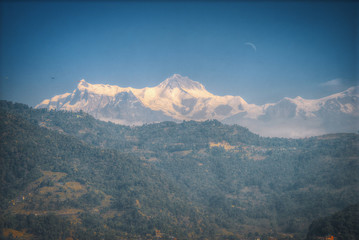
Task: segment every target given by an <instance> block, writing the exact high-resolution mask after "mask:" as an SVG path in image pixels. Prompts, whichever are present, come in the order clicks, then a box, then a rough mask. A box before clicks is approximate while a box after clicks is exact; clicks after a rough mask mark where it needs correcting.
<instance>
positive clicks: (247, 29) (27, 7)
mask: <svg viewBox="0 0 359 240" xmlns="http://www.w3.org/2000/svg"><path fill="white" fill-rule="evenodd" d="M0 6H1V12H0V17H1V28H0V31H1V33H0V38H1V39H0V40H1V41H0V79H1V82H0V84H1V85H0V98H1V99H6V100H11V101H17V102H22V103H26V104H29V105H31V106H34V105H36V104H37V103H39V102H40V101H41V100H43V99H45V98H49V97H52V96H54V95H56V94H62V93H65V92H71V91H72V90H73V89H74V88H75V87H76V85H77V84H78V81H79V80H81V79H82V78H85V79H86V81H88V82H90V83H106V84H115V85H119V86H122V87H127V86H132V87H135V88H143V87H146V86H155V85H157V84H159V83H160V82H162V81H163V80H165V79H166V78H167V77H169V76H171V75H172V74H174V73H179V74H181V75H183V76H188V77H189V78H191V79H193V80H195V81H198V82H201V83H202V84H203V85H205V87H206V88H207V90H208V91H210V92H212V93H214V94H217V95H239V96H242V97H243V98H244V99H245V100H246V101H247V102H249V103H256V104H263V103H267V102H276V101H279V100H280V99H282V98H283V97H296V96H298V95H299V96H302V97H304V98H319V97H324V96H326V95H329V94H332V93H336V92H339V91H342V90H345V89H346V88H348V87H350V86H354V85H358V68H359V67H358V64H359V63H358V55H359V54H358V53H359V50H358V48H357V46H358V38H357V35H356V32H359V29H358V27H359V24H358V22H359V21H358V3H355V2H351V1H344V2H343V1H341V2H340V1H329V2H325V1H318V2H311V1H304V2H286V1H273V2H271V1H254V2H250V1H224V2H221V1H193V2H192V1H175V2H169V1H158V2H145V1H104V2H100V1H75V2H70V1H58V2H45V1H28V2H26V1H16V2H11V1H1V2H0Z"/></svg>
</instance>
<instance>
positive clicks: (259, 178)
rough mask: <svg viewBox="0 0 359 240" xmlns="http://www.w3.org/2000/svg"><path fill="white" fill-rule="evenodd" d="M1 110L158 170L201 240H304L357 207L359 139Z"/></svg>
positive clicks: (14, 108) (216, 124)
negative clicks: (191, 213) (319, 223)
mask: <svg viewBox="0 0 359 240" xmlns="http://www.w3.org/2000/svg"><path fill="white" fill-rule="evenodd" d="M0 105H1V108H2V109H3V110H4V111H7V112H9V113H12V114H15V115H17V116H22V118H24V119H27V120H28V121H31V122H32V123H33V124H35V125H38V126H40V128H41V129H43V130H45V129H50V130H52V132H53V131H55V132H58V133H61V135H68V137H69V136H72V137H74V138H76V139H81V140H82V141H83V142H85V143H87V144H89V145H87V146H90V147H91V148H94V146H96V147H95V148H96V149H99V148H100V149H101V151H105V152H106V151H113V150H119V151H121V152H124V153H127V154H130V155H131V156H137V157H138V158H140V159H141V160H142V164H143V163H144V164H145V165H146V166H147V167H148V168H151V169H157V170H158V171H160V172H161V173H162V174H163V177H165V178H167V179H168V180H169V182H176V186H177V187H179V188H180V191H181V192H182V193H183V195H184V196H187V197H188V201H190V202H191V203H192V204H193V205H194V206H197V207H198V209H200V210H199V211H200V213H199V217H198V218H200V219H201V220H198V219H197V222H202V223H203V224H202V227H203V226H207V227H208V228H209V229H211V231H209V230H208V231H207V230H202V231H203V232H200V231H199V232H197V233H196V234H197V235H196V236H202V237H203V236H207V237H210V238H219V239H221V238H224V237H223V236H227V237H230V238H238V239H246V238H248V239H251V238H254V237H257V236H259V235H261V236H262V238H265V237H266V236H269V235H271V236H275V237H277V238H279V239H286V238H294V239H301V238H305V234H306V232H307V229H308V226H309V224H310V223H311V222H312V221H313V220H314V219H317V218H319V217H323V216H327V215H328V214H331V213H334V212H335V211H338V210H340V209H342V208H344V207H346V206H348V205H350V204H355V203H357V202H358V201H359V196H358V186H359V185H358V180H359V179H358V174H357V173H358V169H359V166H358V164H359V151H358V143H359V136H358V135H357V134H332V135H325V136H320V137H313V138H307V139H296V140H294V139H283V138H263V137H260V136H258V135H256V134H253V133H251V132H250V131H248V129H246V128H243V127H240V126H237V125H224V124H221V123H219V122H218V121H205V122H194V121H189V122H183V123H179V124H176V123H173V122H162V123H158V124H150V125H144V126H140V127H128V126H121V125H115V124H112V123H106V122H101V121H98V120H96V119H94V118H93V117H91V116H89V115H87V114H85V113H83V112H78V113H72V112H62V111H47V110H44V109H39V110H34V109H30V108H28V107H27V106H24V105H21V104H12V103H9V102H5V101H3V102H0ZM76 141H77V140H76ZM82 144H83V143H82ZM97 147H99V148H97ZM102 187H103V186H99V188H102ZM185 214H187V213H184V215H185ZM205 232H206V234H207V235H206V234H205Z"/></svg>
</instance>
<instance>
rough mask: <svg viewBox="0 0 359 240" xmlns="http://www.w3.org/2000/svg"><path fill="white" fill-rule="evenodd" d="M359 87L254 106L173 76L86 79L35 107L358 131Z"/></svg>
mask: <svg viewBox="0 0 359 240" xmlns="http://www.w3.org/2000/svg"><path fill="white" fill-rule="evenodd" d="M358 99H359V93H358V86H355V87H351V88H349V89H347V90H346V91H343V92H340V93H337V94H333V95H330V96H327V97H324V98H320V99H312V100H309V99H303V98H301V97H299V96H298V97H296V98H284V99H282V100H281V101H279V102H277V103H268V104H264V105H260V106H259V105H255V104H250V103H247V102H246V101H245V100H244V99H243V98H241V97H240V96H230V95H227V96H217V95H214V94H212V93H210V92H208V91H207V90H206V89H205V87H204V86H203V85H202V84H201V83H199V82H196V81H193V80H191V79H189V78H188V77H183V76H181V75H179V74H174V75H173V76H171V77H170V78H167V79H166V80H165V81H163V82H162V83H160V84H159V85H158V86H155V87H145V88H142V89H135V88H132V87H127V88H122V87H119V86H112V85H103V84H90V83H87V82H86V81H85V80H81V81H80V83H79V84H78V86H77V88H76V89H75V90H74V91H73V92H72V93H65V94H61V95H57V96H54V97H52V98H51V99H46V100H44V101H42V102H41V103H40V104H38V105H37V106H36V108H48V109H56V110H68V111H80V110H82V111H84V112H87V113H89V114H91V115H93V116H94V117H95V118H98V119H100V120H105V121H111V122H114V123H119V124H124V125H141V124H145V123H154V122H161V121H175V122H179V121H183V120H196V121H204V120H208V119H217V120H219V121H221V122H223V123H227V124H239V125H242V126H245V127H248V128H249V129H250V130H251V131H253V132H255V133H258V134H260V135H263V136H279V137H307V136H314V135H320V134H325V133H336V132H356V131H358V129H359V124H358V122H359V111H358V110H359V104H358V103H359V100H358Z"/></svg>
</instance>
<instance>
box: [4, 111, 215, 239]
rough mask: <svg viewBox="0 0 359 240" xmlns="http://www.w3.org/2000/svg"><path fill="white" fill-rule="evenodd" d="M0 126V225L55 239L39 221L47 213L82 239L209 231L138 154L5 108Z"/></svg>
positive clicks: (197, 212) (180, 195)
mask: <svg viewBox="0 0 359 240" xmlns="http://www.w3.org/2000/svg"><path fill="white" fill-rule="evenodd" d="M0 126H1V128H0V129H1V130H0V131H1V132H0V137H1V145H0V161H1V162H0V165H1V168H0V169H1V176H0V178H1V187H0V195H1V206H2V207H1V209H2V211H1V215H2V221H1V224H2V226H1V228H2V229H8V228H9V229H13V228H15V229H16V230H22V229H24V228H26V229H29V230H28V231H29V233H30V234H34V235H35V236H37V237H41V238H42V239H55V238H56V239H58V238H59V236H60V235H56V234H55V235H56V236H52V235H48V234H51V232H56V231H51V232H49V230H46V229H43V228H46V226H42V225H41V224H42V223H41V222H42V221H45V220H44V219H43V218H44V217H46V216H50V215H49V214H51V216H52V218H51V219H54V220H53V221H54V223H56V222H59V221H60V222H61V223H63V224H64V226H66V227H64V229H65V230H59V231H58V232H59V234H61V236H70V235H73V236H74V237H76V238H80V239H88V238H86V237H83V236H80V235H81V234H79V233H83V232H85V233H86V234H85V235H84V236H89V237H90V238H95V239H96V238H102V237H105V236H107V237H108V238H109V239H113V238H112V237H114V236H117V237H130V238H132V237H135V236H146V234H149V237H154V234H155V231H156V230H159V231H160V232H162V233H163V234H166V236H176V237H178V238H185V237H187V236H188V234H191V233H192V232H193V233H194V232H196V231H197V232H198V233H201V234H204V235H205V234H207V233H206V231H207V229H206V226H209V225H208V224H206V223H205V220H203V218H201V213H200V210H199V209H198V208H196V207H195V206H193V205H192V204H191V203H190V201H188V199H187V198H186V196H185V194H184V193H183V192H182V191H181V190H180V189H179V188H178V186H176V184H175V183H173V181H171V180H170V179H168V178H167V177H166V176H165V175H164V174H163V173H161V171H158V170H155V169H153V167H151V166H149V165H148V164H146V162H144V161H141V160H139V159H138V158H137V157H134V156H131V155H128V154H122V153H120V152H118V151H116V150H111V149H101V148H98V147H95V146H90V145H88V144H86V143H83V142H81V141H80V140H78V139H76V138H74V137H71V136H66V135H64V134H59V133H58V132H56V131H51V130H48V129H46V128H42V127H40V126H38V125H37V124H34V122H33V121H28V120H27V119H24V118H22V117H19V116H18V115H15V114H12V113H9V112H7V111H4V110H1V114H0ZM21 216H23V217H21ZM29 216H33V217H30V220H29V221H27V222H26V221H25V223H23V222H22V220H21V219H23V218H24V217H25V219H26V218H28V217H29ZM40 216H41V218H40ZM42 216H43V217H42ZM59 216H65V218H59ZM62 219H64V220H62ZM29 224H30V225H31V224H32V225H36V226H29ZM60 227H61V224H59V228H60ZM52 228H55V229H57V227H56V226H52ZM50 229H51V228H50ZM74 229H75V230H76V229H77V230H76V231H74ZM94 229H96V230H95V231H94ZM57 230H58V229H57ZM80 230H81V231H80ZM64 231H65V232H64ZM41 232H42V233H43V234H41ZM45 233H46V234H45ZM111 236H112V237H111Z"/></svg>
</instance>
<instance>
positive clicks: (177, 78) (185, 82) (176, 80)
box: [158, 74, 205, 90]
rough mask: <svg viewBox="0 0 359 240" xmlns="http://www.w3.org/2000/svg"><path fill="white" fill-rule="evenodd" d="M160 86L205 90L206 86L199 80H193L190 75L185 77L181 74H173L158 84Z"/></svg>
mask: <svg viewBox="0 0 359 240" xmlns="http://www.w3.org/2000/svg"><path fill="white" fill-rule="evenodd" d="M158 87H160V88H170V89H174V88H182V89H186V90H189V89H200V90H205V88H204V86H203V85H202V84H200V83H199V82H196V81H193V80H191V79H189V78H188V77H183V76H181V75H180V74H173V75H172V76H171V77H169V78H167V79H166V80H165V81H163V82H162V83H160V84H159V85H158Z"/></svg>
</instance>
